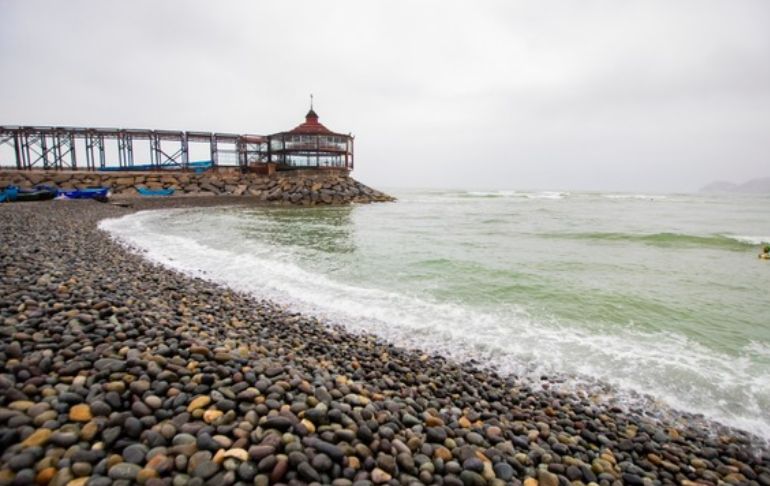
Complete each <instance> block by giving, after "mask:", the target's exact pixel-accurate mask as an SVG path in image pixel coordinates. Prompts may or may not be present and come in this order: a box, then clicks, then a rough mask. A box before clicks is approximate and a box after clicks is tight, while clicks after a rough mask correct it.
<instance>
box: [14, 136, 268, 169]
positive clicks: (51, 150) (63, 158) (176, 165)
mask: <svg viewBox="0 0 770 486" xmlns="http://www.w3.org/2000/svg"><path fill="white" fill-rule="evenodd" d="M192 147H195V150H196V153H206V154H207V156H209V157H210V160H209V161H203V162H191V161H190V151H191V148H192ZM140 148H143V150H141V151H142V152H143V153H145V154H147V155H148V156H149V159H144V158H143V157H142V158H139V159H138V161H139V163H135V161H136V160H137V157H136V156H137V155H138V153H139V149H140ZM269 152H270V144H269V143H268V137H266V136H262V135H238V134H233V133H213V132H187V131H176V130H146V129H125V128H83V127H49V126H0V167H5V168H14V167H15V168H16V169H19V170H32V169H42V170H161V169H182V170H187V169H191V170H195V169H199V168H201V167H215V168H216V167H220V166H230V167H241V168H245V167H246V166H249V165H252V164H259V163H264V162H267V161H269V160H270V153H269ZM140 157H141V156H140Z"/></svg>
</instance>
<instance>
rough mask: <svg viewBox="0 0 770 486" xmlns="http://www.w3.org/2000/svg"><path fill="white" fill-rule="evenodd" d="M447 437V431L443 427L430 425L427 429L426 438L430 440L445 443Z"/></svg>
mask: <svg viewBox="0 0 770 486" xmlns="http://www.w3.org/2000/svg"><path fill="white" fill-rule="evenodd" d="M446 437H447V435H446V431H445V430H444V429H443V428H441V427H429V428H428V430H427V431H426V439H427V441H428V442H435V443H439V444H443V443H444V441H445V440H446Z"/></svg>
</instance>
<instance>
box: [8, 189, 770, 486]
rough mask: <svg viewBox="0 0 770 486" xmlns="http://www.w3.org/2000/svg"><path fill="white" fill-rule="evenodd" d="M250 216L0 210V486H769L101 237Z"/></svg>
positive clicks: (579, 398)
mask: <svg viewBox="0 0 770 486" xmlns="http://www.w3.org/2000/svg"><path fill="white" fill-rule="evenodd" d="M258 203H259V201H258V198H249V197H228V196H220V197H195V198H170V199H157V200H131V202H130V207H119V206H116V205H111V204H103V203H98V202H93V201H69V202H63V201H49V202H39V203H17V204H5V205H0V228H2V231H0V451H1V452H0V485H28V484H39V485H46V484H49V485H57V486H65V485H69V486H78V485H80V486H82V485H108V484H123V485H130V484H146V485H152V486H155V485H158V486H160V485H179V486H181V485H203V484H211V485H231V484H238V485H246V484H256V485H267V484H334V485H339V486H343V485H360V486H364V485H369V484H393V485H398V484H404V485H406V484H446V485H457V486H461V485H465V486H469V485H480V486H481V485H503V484H514V485H519V484H524V485H526V486H536V485H543V486H557V485H569V484H601V485H619V484H631V485H657V484H680V485H694V484H704V485H718V484H751V485H763V486H770V451H768V449H767V447H766V445H765V444H764V443H763V442H762V441H761V440H760V439H758V438H756V437H753V436H751V435H750V434H747V433H745V432H741V431H736V430H733V429H728V428H725V427H722V426H720V425H718V424H715V423H709V422H706V421H704V420H699V419H696V417H692V420H689V419H688V417H687V416H678V417H676V418H666V417H659V416H652V415H651V414H647V413H645V410H639V409H632V410H629V409H627V408H625V407H620V406H618V405H616V404H612V403H608V402H603V401H600V400H596V399H595V398H594V397H592V396H590V395H589V394H587V393H583V392H580V391H575V390H567V389H565V388H563V387H559V386H550V385H549V382H548V378H547V377H543V379H542V380H541V382H538V383H531V382H528V381H526V380H523V379H520V378H517V377H516V376H504V375H501V374H499V373H497V372H495V371H494V370H492V369H489V368H488V367H486V366H484V363H477V362H465V363H459V362H455V361H452V360H449V359H446V358H445V357H442V356H439V355H435V354H429V353H425V352H423V351H421V350H419V349H403V348H399V347H396V346H394V345H392V344H390V343H388V342H387V341H384V340H382V339H380V338H378V337H376V336H373V335H367V334H353V333H350V332H348V331H346V330H345V329H344V328H343V327H341V326H336V325H334V324H333V323H332V324H330V323H328V322H322V321H320V320H319V319H317V318H314V317H313V316H309V315H303V314H299V313H296V312H293V311H292V309H290V308H286V307H284V306H280V305H278V304H275V303H273V302H270V301H267V300H263V299H260V298H259V296H254V295H246V294H242V293H238V292H235V291H233V290H230V289H228V288H224V287H221V286H218V285H215V284H214V283H211V282H207V281H205V280H202V279H199V278H194V277H191V276H187V275H183V274H180V273H176V272H174V271H171V270H168V269H166V268H163V267H160V266H158V265H155V264H152V263H150V262H149V261H147V260H145V259H143V258H142V256H141V255H140V254H138V253H137V252H132V251H129V250H128V249H126V248H124V247H122V246H121V245H119V244H118V243H116V242H114V241H113V240H112V239H111V238H110V237H109V235H107V234H106V233H105V232H103V231H101V230H99V229H97V223H98V222H99V221H100V220H102V219H104V218H115V217H120V216H122V215H126V214H129V213H130V212H133V211H136V210H143V209H154V208H158V209H160V208H170V207H185V206H207V205H223V204H258ZM642 372H643V370H642Z"/></svg>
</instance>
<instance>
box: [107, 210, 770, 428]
mask: <svg viewBox="0 0 770 486" xmlns="http://www.w3.org/2000/svg"><path fill="white" fill-rule="evenodd" d="M167 218H186V220H185V222H186V223H188V224H189V225H192V226H195V228H196V230H197V231H199V232H200V233H201V234H202V233H206V236H205V237H202V236H199V235H198V234H197V233H195V232H189V233H187V234H186V235H184V236H181V235H178V234H171V233H172V232H171V231H168V226H169V225H168V224H167V223H168V219H167ZM208 219H212V218H208ZM204 223H205V221H201V220H200V215H199V214H198V215H195V214H192V213H191V214H185V213H170V212H162V211H160V212H140V213H135V214H133V215H128V216H125V217H123V218H120V219H114V220H105V221H102V222H101V223H100V227H101V228H102V229H104V230H107V231H109V232H110V233H111V234H112V235H113V236H114V237H116V238H117V239H118V240H119V241H121V242H123V243H125V244H127V245H129V246H130V247H135V248H139V249H141V250H142V251H143V253H142V254H143V255H144V256H145V257H147V258H149V259H150V260H152V261H155V262H158V263H161V264H163V265H166V266H168V267H170V268H173V269H175V270H178V271H182V272H184V273H187V274H190V275H195V276H203V277H204V278H206V279H209V280H212V281H214V282H217V283H219V284H223V285H226V286H229V287H231V288H234V289H236V290H239V291H244V292H249V293H252V294H254V295H255V296H258V297H260V298H270V299H273V300H275V301H277V302H280V303H283V304H287V305H290V306H292V308H294V309H297V310H299V311H302V312H307V313H311V314H314V315H316V316H319V317H321V318H326V319H328V320H329V321H330V322H335V323H340V324H343V325H345V326H347V327H348V328H349V329H350V330H351V331H354V332H366V333H375V334H377V335H380V336H382V337H384V338H387V339H389V340H391V341H393V342H394V343H396V344H398V345H404V346H408V347H415V348H420V349H426V350H428V351H432V352H438V353H442V354H445V355H448V356H450V357H453V358H455V359H459V360H464V359H470V358H472V359H475V360H476V361H478V362H482V363H486V364H489V365H493V366H495V367H497V368H498V369H500V370H501V371H503V372H508V373H515V374H517V375H519V376H528V377H531V378H532V380H534V381H537V379H538V377H539V376H541V375H543V374H547V375H551V374H554V373H557V374H567V375H571V376H575V377H586V379H587V380H588V381H590V380H600V381H601V382H605V383H609V384H612V385H614V386H616V387H619V388H620V389H621V390H629V391H630V392H637V393H642V394H650V395H652V396H654V397H656V398H658V399H661V400H663V401H664V402H665V403H667V404H669V405H670V406H673V407H675V408H677V409H680V410H684V411H687V412H692V413H701V414H704V415H705V416H707V417H709V418H712V419H716V420H718V421H721V422H723V423H725V424H727V425H732V426H735V427H738V428H742V429H745V430H750V431H752V432H754V433H759V434H762V435H763V436H764V437H766V438H770V413H769V412H768V410H770V393H769V392H768V391H769V390H770V376H769V375H768V374H767V373H763V372H762V370H761V369H758V368H757V366H758V365H757V364H756V362H755V361H754V360H753V359H751V357H750V356H751V355H752V353H754V352H761V353H762V354H763V353H764V352H765V350H764V348H762V349H760V348H757V347H756V346H755V347H754V348H746V349H745V351H746V352H745V353H744V354H742V355H741V356H732V355H727V354H721V353H719V352H715V351H714V350H712V349H707V348H705V347H704V346H703V345H701V344H699V343H697V342H694V341H692V340H689V339H687V338H686V337H685V336H683V335H681V334H677V333H674V332H644V331H642V330H639V329H635V328H633V326H630V327H621V328H618V329H615V330H613V331H611V332H607V331H606V330H605V331H603V332H592V331H590V330H588V329H585V328H581V327H579V326H575V325H570V324H569V323H565V322H560V321H558V320H555V319H552V320H548V319H543V318H537V319H535V318H533V317H532V316H531V315H530V314H529V313H528V312H527V311H526V310H525V309H523V308H521V307H519V306H516V305H515V304H509V305H506V306H501V307H500V308H497V309H495V310H488V311H481V310H478V309H473V308H471V307H467V306H463V305H460V304H456V303H446V302H435V301H430V300H427V299H426V298H424V297H418V296H414V295H407V294H402V293H398V292H395V291H389V290H383V289H377V288H369V287H363V286H358V285H355V284H351V283H346V282H341V281H336V280H334V279H332V278H330V277H328V276H326V275H324V274H321V273H318V272H313V271H309V270H307V269H305V268H303V267H302V266H301V265H300V264H298V263H297V259H296V258H295V256H294V255H293V254H292V253H291V251H290V250H288V249H286V248H285V247H280V246H276V245H271V244H269V243H265V242H261V241H258V240H251V239H248V240H247V239H243V240H242V241H239V242H238V244H237V245H235V246H234V245H233V242H232V233H227V232H226V231H225V232H218V233H221V234H219V235H212V234H211V232H210V231H207V230H206V228H207V227H208V226H207V225H206V224H204ZM599 235H601V234H599ZM647 236H650V235H647ZM653 236H655V235H653ZM685 236H686V235H685ZM600 237H603V236H600ZM216 238H220V239H228V238H229V239H230V241H229V242H228V244H227V245H224V244H217V241H216ZM610 238H613V236H610ZM662 238H671V237H670V236H666V234H664V236H662ZM676 238H677V237H676V236H674V239H676ZM429 263H430V262H429ZM433 263H435V264H439V265H442V264H445V263H446V262H445V261H444V260H442V259H436V260H435V262H433ZM640 369H643V370H645V371H644V373H639V370H640ZM629 396H631V395H629Z"/></svg>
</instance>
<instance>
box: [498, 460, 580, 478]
mask: <svg viewBox="0 0 770 486" xmlns="http://www.w3.org/2000/svg"><path fill="white" fill-rule="evenodd" d="M492 469H493V470H494V471H495V476H497V477H498V478H500V479H502V480H503V481H509V480H510V479H511V478H512V477H513V474H514V470H513V467H512V466H511V465H510V464H508V463H506V462H498V463H497V464H495V465H494V466H493V467H492ZM579 473H580V470H578V474H579Z"/></svg>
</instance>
